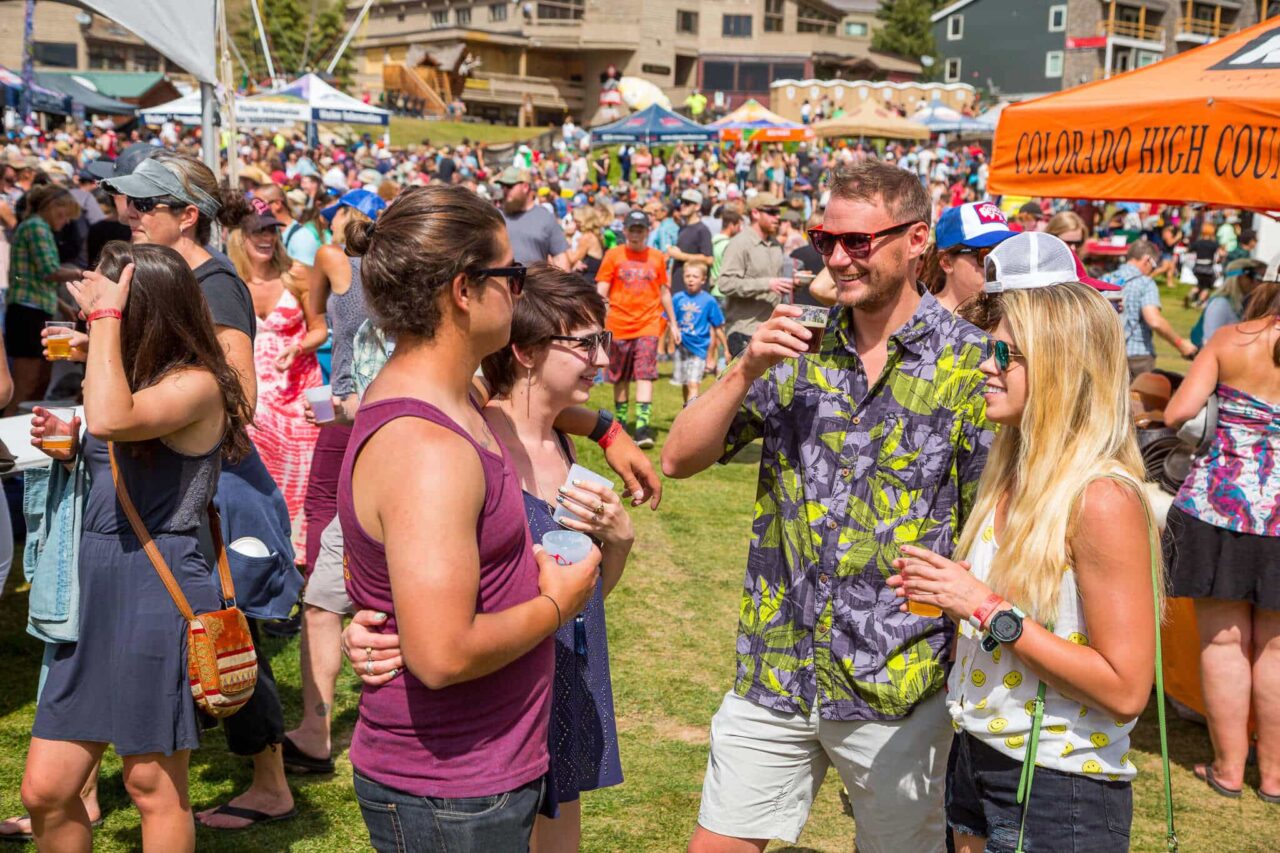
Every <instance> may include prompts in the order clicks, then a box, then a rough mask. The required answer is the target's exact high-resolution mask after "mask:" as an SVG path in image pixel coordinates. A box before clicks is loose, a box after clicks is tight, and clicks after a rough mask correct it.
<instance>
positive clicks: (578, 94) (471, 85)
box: [463, 71, 586, 109]
mask: <svg viewBox="0 0 1280 853" xmlns="http://www.w3.org/2000/svg"><path fill="white" fill-rule="evenodd" d="M525 95H528V96H529V98H530V100H531V101H532V102H533V105H534V106H536V107H547V108H550V109H581V108H582V106H583V104H584V102H585V100H586V86H584V85H583V84H582V83H578V82H575V81H572V80H566V79H563V78H555V77H529V76H524V77H521V76H519V75H518V74H497V73H494V72H487V71H478V72H476V73H474V74H472V75H471V76H469V77H468V78H467V80H466V83H465V89H464V94H463V98H464V100H466V99H474V100H477V101H484V102H490V103H506V104H520V103H522V102H523V101H524V97H525Z"/></svg>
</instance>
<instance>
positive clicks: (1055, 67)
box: [1044, 50, 1062, 77]
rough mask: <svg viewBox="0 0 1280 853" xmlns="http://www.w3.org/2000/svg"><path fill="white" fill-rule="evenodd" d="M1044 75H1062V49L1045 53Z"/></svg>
mask: <svg viewBox="0 0 1280 853" xmlns="http://www.w3.org/2000/svg"><path fill="white" fill-rule="evenodd" d="M1044 76H1046V77H1061V76H1062V51H1060V50H1051V51H1049V52H1048V53H1046V54H1045V55H1044Z"/></svg>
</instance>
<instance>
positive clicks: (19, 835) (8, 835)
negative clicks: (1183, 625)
mask: <svg viewBox="0 0 1280 853" xmlns="http://www.w3.org/2000/svg"><path fill="white" fill-rule="evenodd" d="M1258 795H1259V796H1261V795H1262V792H1261V791H1259V792H1258ZM25 817H27V815H23V816H22V818H25ZM22 818H18V820H22ZM89 826H90V828H92V829H97V828H98V827H100V826H102V818H101V817H99V818H98V819H97V820H91V821H89ZM0 841H21V842H22V843H24V844H26V843H29V842H32V841H35V837H34V836H32V834H31V833H29V832H5V833H0Z"/></svg>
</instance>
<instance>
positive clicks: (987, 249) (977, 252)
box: [952, 246, 995, 266]
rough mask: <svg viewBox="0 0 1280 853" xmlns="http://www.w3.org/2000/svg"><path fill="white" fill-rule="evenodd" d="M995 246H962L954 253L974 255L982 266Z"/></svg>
mask: <svg viewBox="0 0 1280 853" xmlns="http://www.w3.org/2000/svg"><path fill="white" fill-rule="evenodd" d="M994 248H995V246H981V247H977V246H961V247H960V248H959V249H955V250H954V251H953V252H952V254H953V255H973V259H974V260H975V261H977V262H978V266H982V265H983V264H984V263H985V262H986V260H987V255H989V254H991V250H992V249H994Z"/></svg>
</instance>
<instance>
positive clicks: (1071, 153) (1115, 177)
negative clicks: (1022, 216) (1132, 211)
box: [989, 19, 1280, 210]
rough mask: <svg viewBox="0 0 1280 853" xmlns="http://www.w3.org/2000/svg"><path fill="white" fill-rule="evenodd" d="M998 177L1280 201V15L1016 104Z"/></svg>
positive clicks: (1018, 185) (1266, 205)
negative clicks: (1151, 62) (1139, 65)
mask: <svg viewBox="0 0 1280 853" xmlns="http://www.w3.org/2000/svg"><path fill="white" fill-rule="evenodd" d="M989 186H990V188H991V191H992V192H994V193H999V194H1005V195H1031V196H1050V197H1059V198H1090V199H1119V200H1127V201H1153V202H1161V201H1175V202H1182V201H1191V202H1203V203H1206V204H1212V205H1219V206H1223V207H1241V208H1251V209H1254V210H1276V209H1280V19H1272V20H1270V21H1264V22H1262V23H1260V24H1257V25H1255V26H1253V27H1250V28H1248V29H1246V30H1242V31H1241V32H1239V33H1235V34H1234V35H1230V36H1227V37H1226V38H1222V39H1219V40H1218V41H1216V42H1212V43H1210V44H1207V45H1204V46H1203V47H1198V48H1196V49H1194V50H1191V51H1188V52H1186V53H1183V54H1179V55H1177V56H1174V57H1171V58H1169V59H1165V60H1163V61H1161V62H1157V63H1155V64H1154V65H1148V66H1146V67H1145V68H1140V69H1138V70H1136V71H1130V72H1128V73H1125V74H1121V75H1119V76H1117V77H1112V78H1111V79H1108V80H1099V81H1097V82H1094V83H1088V84H1085V85H1083V86H1077V87H1075V88H1073V89H1067V90H1066V91H1064V92H1060V93H1055V94H1052V95H1046V96H1045V97H1043V98H1036V99H1035V100H1031V101H1026V102H1023V103H1020V104H1013V105H1011V106H1009V107H1007V108H1006V109H1005V110H1004V112H1003V113H1002V114H1001V115H1000V123H999V125H998V126H997V128H996V136H995V148H994V153H993V157H992V165H991V176H990V179H989Z"/></svg>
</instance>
